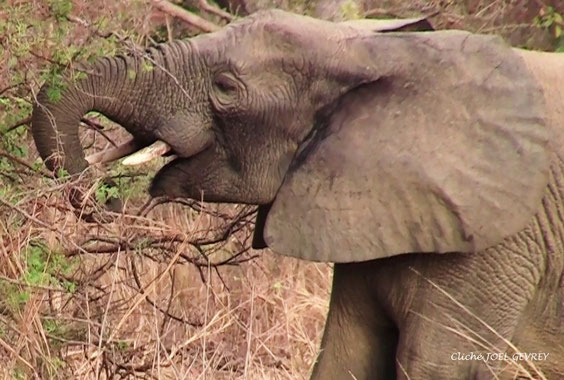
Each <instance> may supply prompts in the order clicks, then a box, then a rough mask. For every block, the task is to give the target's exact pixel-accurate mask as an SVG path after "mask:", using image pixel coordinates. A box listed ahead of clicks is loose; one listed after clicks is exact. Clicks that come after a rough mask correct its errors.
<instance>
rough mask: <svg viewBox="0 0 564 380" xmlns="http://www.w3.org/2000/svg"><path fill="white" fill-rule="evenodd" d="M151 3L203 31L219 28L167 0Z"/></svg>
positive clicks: (213, 30) (154, 0) (155, 0)
mask: <svg viewBox="0 0 564 380" xmlns="http://www.w3.org/2000/svg"><path fill="white" fill-rule="evenodd" d="M152 3H153V5H154V6H155V7H156V8H157V9H159V10H160V11H161V12H164V13H166V14H169V15H171V16H174V17H178V18H179V19H181V20H183V21H184V22H186V23H187V24H190V25H192V26H194V27H196V28H198V29H200V30H202V31H204V32H215V31H216V30H219V26H217V25H216V24H214V23H212V22H210V21H208V20H206V19H203V18H201V17H200V16H197V15H195V14H193V13H192V12H190V11H187V10H186V9H184V8H182V7H179V6H178V5H174V4H172V3H170V2H168V1H167V0H152Z"/></svg>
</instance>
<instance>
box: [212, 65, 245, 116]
mask: <svg viewBox="0 0 564 380" xmlns="http://www.w3.org/2000/svg"><path fill="white" fill-rule="evenodd" d="M212 85H213V89H212V91H211V92H210V99H211V101H212V104H213V106H214V107H215V109H216V110H217V111H219V112H233V111H234V110H235V109H237V108H238V107H239V106H240V103H241V100H242V99H243V98H244V97H245V94H246V87H245V85H244V84H243V83H242V82H241V81H240V80H239V78H237V77H236V76H235V75H234V74H233V73H231V72H228V71H223V72H220V73H218V74H217V75H215V76H214V78H213V81H212Z"/></svg>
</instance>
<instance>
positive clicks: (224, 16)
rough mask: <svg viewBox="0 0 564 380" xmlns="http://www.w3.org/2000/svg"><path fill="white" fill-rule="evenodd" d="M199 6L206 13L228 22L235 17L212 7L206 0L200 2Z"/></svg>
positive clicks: (199, 0)
mask: <svg viewBox="0 0 564 380" xmlns="http://www.w3.org/2000/svg"><path fill="white" fill-rule="evenodd" d="M198 5H199V6H200V8H201V9H202V10H203V11H204V12H208V13H211V14H213V15H216V16H218V17H221V18H222V19H225V20H227V21H231V20H233V16H232V15H231V14H230V13H228V12H225V11H224V10H223V9H220V8H218V7H214V6H213V5H210V4H209V3H208V2H207V1H206V0H198Z"/></svg>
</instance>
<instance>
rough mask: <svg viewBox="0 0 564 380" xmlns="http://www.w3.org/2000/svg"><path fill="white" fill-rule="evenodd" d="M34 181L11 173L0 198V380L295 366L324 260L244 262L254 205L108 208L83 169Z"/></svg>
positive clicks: (313, 315) (311, 328)
mask: <svg viewBox="0 0 564 380" xmlns="http://www.w3.org/2000/svg"><path fill="white" fill-rule="evenodd" d="M36 175H37V174H36V173H34V172H30V173H29V174H28V175H27V176H26V175H25V174H21V180H22V182H21V183H20V185H19V186H20V188H21V189H25V191H22V192H21V193H19V194H18V196H16V197H5V196H3V197H2V198H0V215H1V218H0V220H1V222H0V231H1V233H0V235H1V236H2V239H1V243H0V247H1V250H0V252H1V255H2V257H1V259H0V268H1V269H0V272H1V275H0V276H1V277H0V350H1V351H0V357H2V361H3V364H5V366H4V371H7V372H6V373H5V375H6V376H14V375H17V376H20V375H21V376H24V375H25V376H24V377H27V376H31V377H36V378H59V377H68V376H71V377H72V378H88V377H92V378H120V377H129V376H133V375H136V376H143V377H146V376H149V377H156V378H169V377H170V378H198V377H200V376H202V378H203V377H206V376H207V377H208V378H214V379H215V378H238V377H245V378H269V377H272V378H295V377H296V374H299V373H302V374H303V375H305V374H306V373H307V370H308V368H309V366H310V364H311V362H312V360H313V358H314V354H315V351H316V348H317V345H318V342H317V335H318V331H319V330H320V328H321V326H322V324H323V317H324V313H325V310H326V306H327V305H326V303H327V294H328V289H327V284H328V280H329V276H330V275H329V268H328V266H326V265H315V264H305V263H300V262H297V261H295V260H291V259H282V258H280V257H277V256H273V255H271V254H269V253H261V257H260V258H259V259H256V258H257V256H258V253H257V252H253V251H251V250H250V249H249V246H250V237H251V230H252V229H251V227H252V224H253V217H254V213H255V210H254V208H253V207H249V206H231V205H213V206H212V205H202V204H200V203H198V202H192V201H186V200H176V199H155V200H151V201H148V202H145V203H141V202H138V203H137V205H133V204H130V203H127V202H126V207H125V210H126V211H125V212H124V213H122V214H115V213H111V212H108V211H105V210H103V209H101V208H100V207H99V206H98V205H97V202H96V199H95V196H94V195H93V193H94V190H93V189H94V186H95V184H94V185H92V184H91V185H88V180H87V179H86V178H84V176H83V178H77V179H75V180H72V181H65V182H62V181H58V180H53V179H49V180H40V181H39V182H43V183H39V182H38V181H37V178H32V177H33V176H36ZM26 184H29V185H26ZM77 188H78V189H80V190H81V193H82V194H86V195H85V197H84V199H83V200H82V207H81V208H78V209H76V208H75V207H73V206H72V205H71V202H69V201H68V199H67V197H68V195H69V194H71V193H72V192H73V191H76V189H77ZM88 194H90V195H88ZM132 203H134V202H132ZM306 280H307V281H306ZM275 373H276V375H275ZM284 374H285V375H284Z"/></svg>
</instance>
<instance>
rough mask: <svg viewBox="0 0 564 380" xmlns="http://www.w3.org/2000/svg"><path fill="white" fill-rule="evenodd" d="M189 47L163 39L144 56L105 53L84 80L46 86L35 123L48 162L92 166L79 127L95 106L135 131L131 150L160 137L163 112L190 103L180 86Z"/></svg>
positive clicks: (75, 168) (74, 168)
mask: <svg viewBox="0 0 564 380" xmlns="http://www.w3.org/2000/svg"><path fill="white" fill-rule="evenodd" d="M189 52H190V48H189V46H188V44H187V43H182V42H175V43H170V44H163V45H160V46H158V47H156V48H151V49H149V50H147V52H146V54H145V55H144V56H142V57H140V56H115V57H110V58H102V59H100V60H99V61H97V62H96V63H94V64H92V65H88V66H84V67H81V68H80V71H79V72H80V73H81V74H80V75H79V76H78V77H79V79H72V78H70V77H69V78H66V79H65V81H64V86H63V90H62V91H60V92H58V91H53V89H52V88H50V86H48V85H44V86H43V88H42V89H41V90H40V91H39V93H38V95H37V101H36V103H35V105H34V108H33V113H32V123H31V124H32V134H33V138H34V140H35V144H36V146H37V150H38V151H39V154H40V155H41V157H42V158H43V160H44V161H45V163H46V165H47V167H48V168H49V169H51V170H56V169H58V168H64V169H66V170H67V171H68V172H69V173H70V174H76V173H79V172H81V171H82V170H84V169H85V168H86V167H87V166H88V161H87V160H86V159H85V155H84V151H83V149H82V146H81V144H80V139H79V133H78V126H79V123H80V119H81V118H82V117H83V116H84V114H85V113H87V112H89V111H97V112H100V113H101V114H103V115H104V116H106V117H107V118H109V119H110V120H112V121H114V122H116V123H118V124H120V125H121V126H122V127H124V128H125V129H127V130H128V131H129V132H130V133H131V134H133V136H134V138H135V142H136V143H131V142H130V143H129V145H128V147H127V148H128V149H130V150H134V149H136V148H139V147H140V146H143V145H147V144H149V143H151V142H152V141H154V140H156V137H155V135H154V131H155V130H156V128H157V126H158V123H159V122H160V120H161V119H162V118H163V114H165V113H166V112H167V110H170V109H174V108H176V109H178V107H181V106H182V105H186V104H188V103H189V98H190V97H189V96H187V95H188V94H187V90H186V89H184V88H182V87H181V86H180V85H178V84H179V83H186V80H185V76H186V72H187V71H188V70H187V66H188V63H189V62H190V61H191V59H188V58H189ZM157 68H158V69H157ZM171 83H172V84H171ZM179 87H180V88H179ZM155 88H158V91H155ZM156 94H157V95H156ZM173 103H174V104H173ZM164 116H166V115H164ZM136 145H138V146H136ZM114 158H115V157H114Z"/></svg>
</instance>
